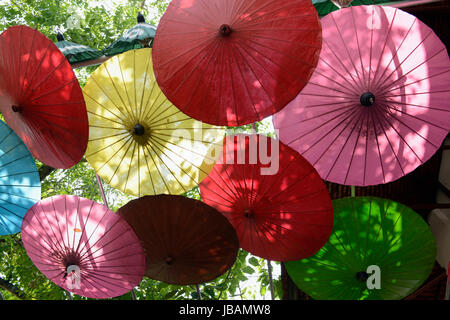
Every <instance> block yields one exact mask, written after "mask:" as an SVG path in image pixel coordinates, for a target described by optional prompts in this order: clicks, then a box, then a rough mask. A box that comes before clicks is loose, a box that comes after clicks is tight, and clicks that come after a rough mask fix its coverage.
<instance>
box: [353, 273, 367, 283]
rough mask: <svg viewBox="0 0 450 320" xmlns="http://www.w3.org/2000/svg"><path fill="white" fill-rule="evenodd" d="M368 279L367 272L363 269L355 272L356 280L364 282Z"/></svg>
mask: <svg viewBox="0 0 450 320" xmlns="http://www.w3.org/2000/svg"><path fill="white" fill-rule="evenodd" d="M367 279H369V274H368V273H367V272H365V271H360V272H357V273H356V280H358V281H360V282H366V281H367Z"/></svg>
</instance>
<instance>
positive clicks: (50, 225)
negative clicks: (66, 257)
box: [41, 198, 65, 252]
mask: <svg viewBox="0 0 450 320" xmlns="http://www.w3.org/2000/svg"><path fill="white" fill-rule="evenodd" d="M50 199H51V202H52V207H53V212H52V213H53V216H54V218H55V219H56V224H57V226H58V228H57V230H59V233H60V235H61V240H63V237H62V233H61V229H60V228H59V219H58V216H57V210H56V208H55V203H54V198H50ZM42 213H44V212H42ZM47 213H48V214H49V215H50V212H47ZM41 217H45V220H46V221H47V223H46V225H48V226H49V227H50V229H51V231H52V233H53V237H54V239H55V243H56V247H57V248H58V247H59V249H60V250H61V252H64V250H65V248H64V247H63V246H62V245H61V243H60V242H59V241H58V240H57V236H56V232H55V230H54V229H53V227H52V224H51V222H52V221H53V219H51V220H52V221H50V220H49V219H48V217H47V214H42V215H41ZM42 222H44V221H42ZM53 248H55V247H53Z"/></svg>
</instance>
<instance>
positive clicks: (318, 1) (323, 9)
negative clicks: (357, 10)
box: [312, 0, 399, 17]
mask: <svg viewBox="0 0 450 320" xmlns="http://www.w3.org/2000/svg"><path fill="white" fill-rule="evenodd" d="M390 2H399V0H353V2H352V3H351V4H350V6H360V5H371V4H388V3H390ZM312 3H313V5H314V7H316V10H317V13H318V14H319V17H323V16H325V15H327V14H329V13H330V12H333V11H335V10H338V9H339V8H338V7H337V6H336V5H335V4H334V3H333V2H331V1H330V0H312Z"/></svg>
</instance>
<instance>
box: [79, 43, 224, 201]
mask: <svg viewBox="0 0 450 320" xmlns="http://www.w3.org/2000/svg"><path fill="white" fill-rule="evenodd" d="M151 57H152V52H151V49H149V48H145V49H138V50H131V51H127V52H125V53H123V54H120V55H116V56H114V57H112V58H110V59H109V60H107V61H106V62H105V63H103V64H102V65H101V66H100V67H99V68H97V70H95V71H94V72H93V73H92V74H91V76H90V78H89V79H88V81H87V83H86V85H85V87H84V89H83V93H84V96H85V100H86V106H87V110H88V116H89V143H88V147H87V151H86V159H87V161H88V162H89V164H90V165H91V166H92V167H93V168H94V170H95V171H96V172H97V173H98V175H99V176H100V177H101V178H102V179H103V180H104V181H105V182H106V183H108V184H109V185H111V186H112V187H114V188H116V189H118V190H120V191H122V192H124V193H126V194H130V195H134V196H138V197H140V196H143V195H154V194H163V193H165V194H182V193H184V192H186V191H188V190H190V189H192V188H193V187H195V186H196V185H197V184H198V183H199V182H200V181H201V180H202V179H203V178H205V177H206V176H207V175H208V173H209V172H210V170H211V169H212V167H213V165H214V159H215V153H217V151H219V152H220V151H221V150H222V149H221V148H222V141H223V137H224V134H225V128H224V127H216V126H211V125H209V124H206V123H202V122H200V121H197V120H194V119H192V118H190V117H188V116H186V115H185V114H183V113H182V112H181V111H180V110H179V109H178V108H176V107H175V106H174V105H173V104H172V103H171V102H170V101H169V100H168V99H167V98H166V97H165V96H164V94H163V93H162V92H161V90H160V89H159V87H158V85H157V83H156V81H155V77H154V74H153V64H152V58H151Z"/></svg>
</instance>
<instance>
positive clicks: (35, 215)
mask: <svg viewBox="0 0 450 320" xmlns="http://www.w3.org/2000/svg"><path fill="white" fill-rule="evenodd" d="M22 240H23V244H24V246H25V249H26V251H27V253H28V255H29V257H30V258H31V260H32V261H33V262H34V264H35V265H36V267H37V268H38V269H39V270H40V271H41V272H42V273H43V274H44V275H45V276H47V277H48V278H49V279H50V280H52V281H53V282H54V283H55V284H57V285H58V286H60V287H62V288H64V289H65V290H68V291H71V292H74V293H76V294H78V295H81V296H84V297H88V298H97V299H100V298H110V297H116V296H120V295H123V294H125V293H127V292H129V291H130V290H131V289H132V288H133V287H135V286H136V285H138V284H139V283H140V281H141V280H142V277H143V276H144V271H145V256H144V251H143V248H142V245H141V243H140V241H139V239H138V237H137V236H136V234H135V233H134V231H133V230H132V229H131V227H130V226H129V225H128V223H127V222H126V221H125V220H123V219H122V218H121V217H120V216H119V215H117V214H115V213H114V212H112V211H110V210H109V209H108V208H107V207H105V206H103V205H100V204H98V203H96V202H94V201H91V200H88V199H84V198H79V197H76V196H55V197H51V198H47V199H44V200H42V201H40V202H38V203H36V204H35V205H34V206H33V207H31V208H30V210H29V211H28V212H27V214H26V216H25V218H24V220H23V224H22Z"/></svg>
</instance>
